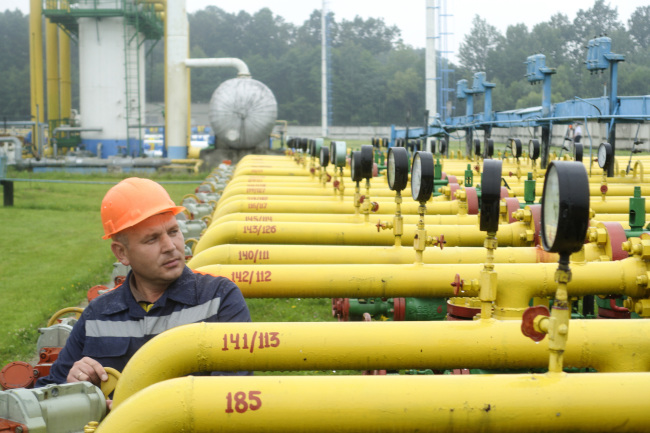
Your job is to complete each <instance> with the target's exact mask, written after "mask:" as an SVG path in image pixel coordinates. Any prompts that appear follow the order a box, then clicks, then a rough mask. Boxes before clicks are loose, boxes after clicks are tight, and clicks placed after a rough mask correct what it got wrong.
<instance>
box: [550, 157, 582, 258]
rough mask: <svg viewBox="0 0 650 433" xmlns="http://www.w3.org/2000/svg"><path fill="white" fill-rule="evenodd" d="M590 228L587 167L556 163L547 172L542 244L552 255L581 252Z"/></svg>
mask: <svg viewBox="0 0 650 433" xmlns="http://www.w3.org/2000/svg"><path fill="white" fill-rule="evenodd" d="M588 225H589V178H588V176H587V170H586V169H585V166H584V165H583V164H582V163H580V162H574V161H553V162H551V164H549V166H548V168H547V169H546V177H545V179H544V192H543V195H542V227H541V229H542V244H543V246H544V249H545V250H546V251H549V252H553V253H559V254H560V255H570V254H571V253H574V252H576V251H580V249H581V248H582V245H583V244H584V241H585V236H586V234H587V226H588Z"/></svg>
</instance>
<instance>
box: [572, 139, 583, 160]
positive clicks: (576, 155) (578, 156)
mask: <svg viewBox="0 0 650 433" xmlns="http://www.w3.org/2000/svg"><path fill="white" fill-rule="evenodd" d="M573 160H574V161H576V162H582V144H580V143H575V144H574V146H573Z"/></svg>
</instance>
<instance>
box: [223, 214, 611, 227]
mask: <svg viewBox="0 0 650 433" xmlns="http://www.w3.org/2000/svg"><path fill="white" fill-rule="evenodd" d="M614 215H615V216H619V214H614ZM402 218H403V219H404V224H413V225H415V224H417V223H418V220H419V218H420V217H419V216H418V215H403V216H402ZM620 218H622V217H620ZM389 219H390V216H389V215H385V214H382V215H375V216H374V217H371V218H370V222H374V223H377V222H382V223H384V222H386V221H388V220H389ZM364 220H365V218H364V216H363V215H362V214H336V213H334V214H325V213H314V214H311V213H267V214H262V213H260V214H256V213H245V212H237V213H231V214H227V215H223V216H221V217H219V218H218V219H216V220H212V222H211V223H210V227H211V226H213V225H214V226H217V225H218V224H221V223H225V222H229V221H251V222H269V223H271V222H274V221H282V222H303V223H307V222H310V223H314V222H316V223H347V224H360V223H363V222H364ZM606 221H610V220H606ZM611 221H616V220H611ZM478 222H479V220H478V215H425V217H424V223H425V224H426V225H431V224H436V225H451V224H456V225H472V224H473V225H476V224H478Z"/></svg>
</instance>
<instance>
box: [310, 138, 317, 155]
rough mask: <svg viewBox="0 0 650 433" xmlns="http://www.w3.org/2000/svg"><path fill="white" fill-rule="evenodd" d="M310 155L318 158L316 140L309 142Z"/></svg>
mask: <svg viewBox="0 0 650 433" xmlns="http://www.w3.org/2000/svg"><path fill="white" fill-rule="evenodd" d="M309 155H310V156H312V157H313V158H316V156H317V155H318V154H317V153H316V140H309Z"/></svg>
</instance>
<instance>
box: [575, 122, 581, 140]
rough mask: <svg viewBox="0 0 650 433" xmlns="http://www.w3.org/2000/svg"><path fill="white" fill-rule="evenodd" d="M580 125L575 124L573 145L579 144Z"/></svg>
mask: <svg viewBox="0 0 650 433" xmlns="http://www.w3.org/2000/svg"><path fill="white" fill-rule="evenodd" d="M581 125H582V123H580V122H578V123H576V127H575V129H574V132H573V142H574V143H580V140H582V126H581Z"/></svg>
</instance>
